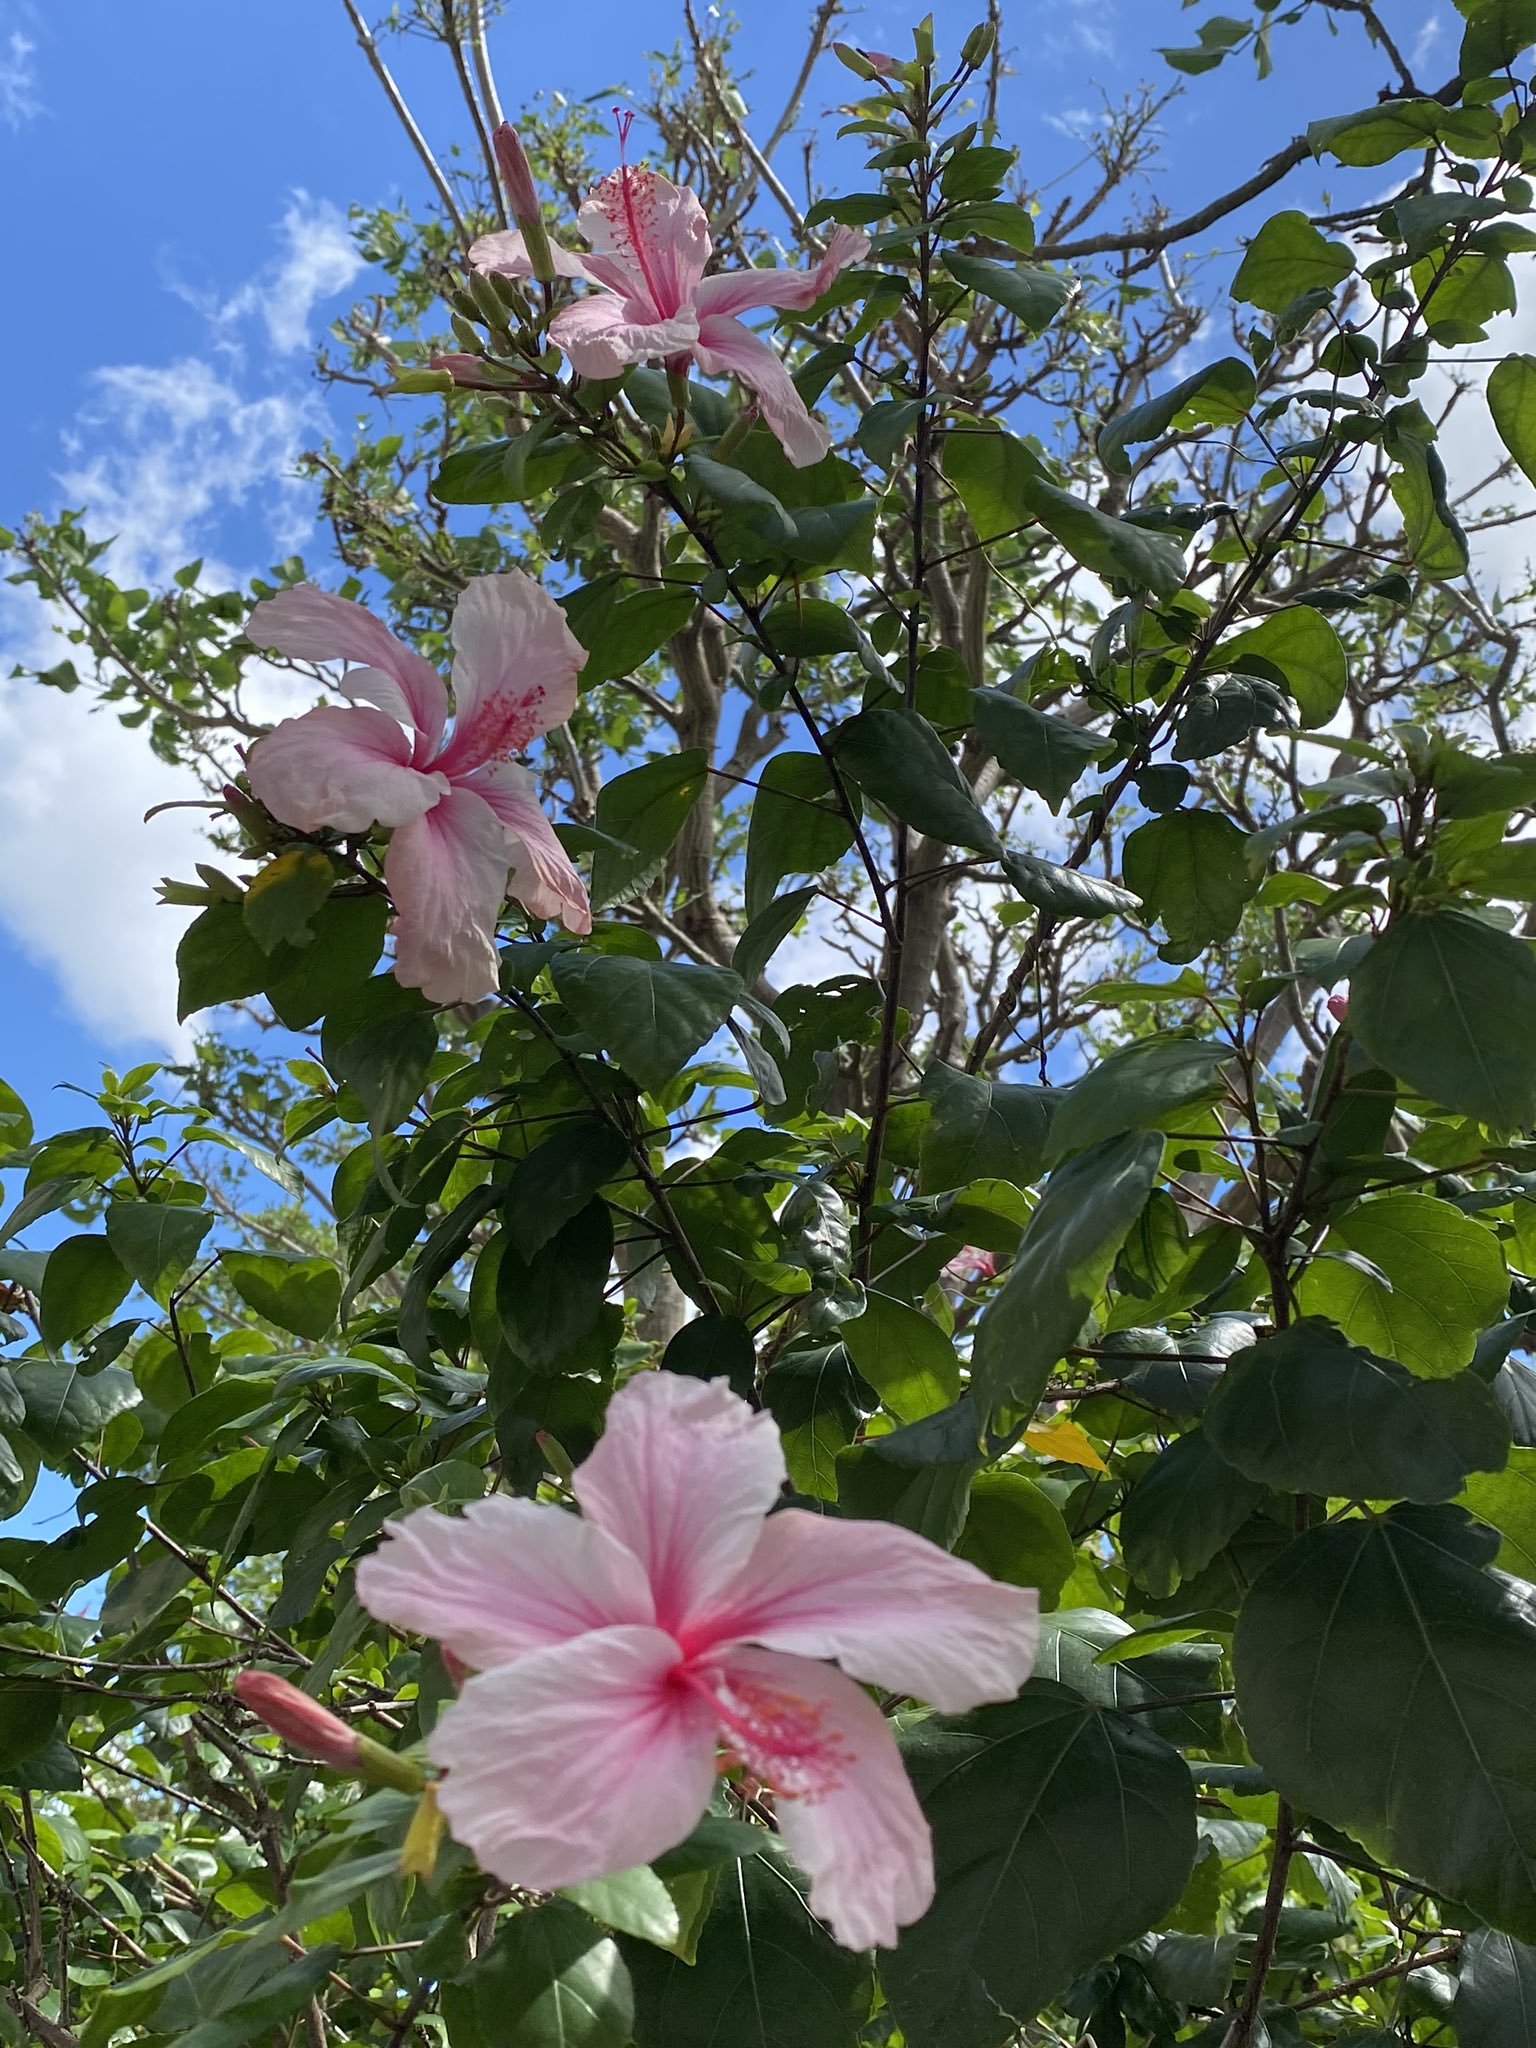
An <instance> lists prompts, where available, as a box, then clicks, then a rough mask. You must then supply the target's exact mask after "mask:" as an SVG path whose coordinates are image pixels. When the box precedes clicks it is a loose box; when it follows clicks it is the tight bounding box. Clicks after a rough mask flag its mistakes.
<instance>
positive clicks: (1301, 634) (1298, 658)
mask: <svg viewBox="0 0 1536 2048" xmlns="http://www.w3.org/2000/svg"><path fill="white" fill-rule="evenodd" d="M1208 666H1209V667H1210V668H1211V669H1212V670H1214V671H1217V672H1222V671H1226V672H1231V671H1234V670H1235V671H1241V672H1242V673H1244V674H1252V675H1257V676H1263V677H1264V678H1266V680H1268V681H1269V682H1272V683H1278V684H1279V685H1280V687H1281V688H1282V689H1283V690H1284V691H1285V692H1286V693H1287V694H1288V695H1289V696H1291V697H1294V698H1295V700H1296V703H1297V705H1298V706H1299V708H1300V711H1301V722H1302V724H1303V725H1304V726H1306V727H1307V728H1308V729H1309V730H1311V729H1314V728H1315V727H1317V726H1320V725H1326V724H1327V723H1328V721H1329V720H1330V719H1331V718H1332V717H1333V716H1334V715H1335V713H1336V712H1337V711H1338V708H1339V706H1340V705H1341V704H1342V703H1343V701H1344V692H1345V690H1346V689H1347V688H1348V686H1349V662H1348V658H1347V656H1346V655H1345V652H1344V643H1343V641H1342V640H1341V639H1340V638H1339V636H1338V634H1337V633H1336V632H1335V631H1334V629H1333V627H1332V626H1330V625H1329V623H1328V621H1327V620H1326V619H1325V618H1324V617H1323V615H1322V613H1321V612H1319V611H1314V610H1313V608H1312V607H1311V606H1310V605H1304V604H1297V605H1288V606H1286V607H1285V608H1284V609H1283V610H1281V611H1278V612H1270V613H1268V614H1267V616H1266V617H1264V618H1262V619H1261V620H1260V621H1259V623H1258V624H1257V625H1256V626H1249V627H1247V628H1246V629H1245V630H1244V631H1243V632H1241V633H1234V634H1233V635H1232V636H1231V638H1230V639H1227V640H1223V641H1222V642H1221V643H1220V644H1219V645H1218V646H1217V648H1216V649H1215V651H1214V653H1213V654H1212V655H1211V659H1210V662H1209V664H1208Z"/></svg>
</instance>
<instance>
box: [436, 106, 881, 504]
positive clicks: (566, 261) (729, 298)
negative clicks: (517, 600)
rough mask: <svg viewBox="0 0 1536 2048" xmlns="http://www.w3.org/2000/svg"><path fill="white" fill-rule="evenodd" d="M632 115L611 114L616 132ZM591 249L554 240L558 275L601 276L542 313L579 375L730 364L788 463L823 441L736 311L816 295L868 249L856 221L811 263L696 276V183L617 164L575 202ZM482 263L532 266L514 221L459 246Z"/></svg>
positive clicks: (703, 261)
mask: <svg viewBox="0 0 1536 2048" xmlns="http://www.w3.org/2000/svg"><path fill="white" fill-rule="evenodd" d="M632 118H633V117H632V116H630V115H625V116H624V117H623V119H622V121H621V124H620V141H621V143H622V140H623V138H624V136H625V135H626V134H627V133H628V129H629V122H630V120H631V119H632ZM578 218H579V221H580V225H581V232H582V233H583V235H585V237H586V239H587V241H588V242H589V243H590V245H591V254H590V255H587V256H578V255H575V254H573V253H572V251H570V250H569V249H562V248H560V247H559V245H558V244H555V243H552V244H551V245H550V246H551V251H552V254H553V257H554V267H555V269H556V270H557V271H558V272H559V274H560V275H561V276H562V277H570V278H578V279H582V280H584V281H585V282H586V283H588V284H595V285H597V286H598V287H599V289H598V291H597V293H596V294H595V295H594V296H592V297H590V298H584V299H578V300H577V302H576V304H575V305H574V306H567V307H566V308H565V310H564V312H562V313H558V314H557V315H556V316H555V318H554V319H553V320H552V321H551V322H550V328H549V338H550V340H551V341H553V342H554V343H555V344H556V346H557V347H558V348H560V349H561V350H563V351H564V353H565V356H566V358H567V359H568V361H569V362H570V365H571V367H572V369H573V370H575V371H577V372H578V374H579V375H581V376H583V377H622V376H623V374H624V372H625V370H626V369H627V368H628V367H629V365H630V364H631V363H644V362H654V361H660V362H664V363H665V364H666V365H667V367H668V368H669V369H677V370H684V369H686V368H687V366H688V365H689V363H697V364H698V366H699V368H700V369H701V370H702V371H703V372H704V373H705V375H706V376H709V377H725V376H729V375H731V373H732V372H734V373H735V375H736V376H738V377H739V378H740V379H741V381H742V383H743V384H745V385H746V386H747V387H748V389H749V390H750V391H752V392H753V393H754V394H755V395H756V398H757V403H758V406H759V408H760V410H761V412H762V415H763V418H764V419H765V420H766V421H767V422H768V425H769V427H770V428H771V429H772V430H773V432H774V433H775V434H776V435H777V436H778V438H779V440H780V441H781V442H782V443H783V446H784V452H785V454H786V455H787V456H788V457H789V459H790V461H791V462H792V463H794V464H795V466H796V468H798V469H804V468H805V467H806V466H807V465H808V464H810V463H813V462H819V461H820V460H821V458H822V457H823V456H824V455H825V454H826V452H827V450H828V449H829V448H830V447H831V445H832V437H831V435H830V434H828V432H827V430H826V428H825V427H824V426H823V425H822V424H821V422H820V420H817V419H813V418H812V416H811V414H810V413H809V412H808V411H807V410H806V405H805V400H804V399H803V398H802V397H801V396H800V394H799V392H798V391H797V390H796V389H795V386H794V382H793V380H792V379H791V377H790V374H789V372H788V370H786V369H785V367H784V365H783V363H782V362H781V361H780V360H779V358H778V356H777V355H776V354H775V353H774V351H773V350H772V349H771V348H769V346H768V344H767V343H766V342H764V341H760V340H759V339H758V337H757V336H756V335H755V334H753V333H752V331H751V330H750V328H747V327H745V326H743V324H742V322H741V321H740V320H739V319H738V318H737V317H736V316H737V314H739V313H744V312H747V311H748V310H749V309H750V308H751V307H754V306H777V307H780V308H783V309H786V310H798V309H801V308H804V307H806V306H809V305H810V304H811V303H812V302H813V301H814V300H816V299H819V298H820V297H821V295H822V293H823V292H824V291H825V290H826V289H827V287H828V285H829V284H831V282H832V280H833V278H835V277H836V276H837V274H838V272H839V271H840V270H843V269H845V268H846V267H847V266H848V265H849V264H850V263H858V262H860V261H862V259H863V258H864V257H865V256H867V255H868V253H869V237H868V236H867V235H865V234H863V233H861V232H860V231H859V230H858V229H856V228H848V227H839V228H836V229H834V231H833V234H832V238H831V240H830V241H829V242H828V244H827V252H826V254H825V255H824V256H823V257H822V259H821V261H820V262H819V263H818V264H817V265H816V266H815V268H814V269H812V270H785V269H765V270H756V269H748V270H732V271H725V272H721V273H719V274H718V275H716V276H714V277H706V276H705V275H704V270H705V266H706V265H707V264H708V262H709V259H710V256H711V255H712V254H713V252H714V243H713V241H712V240H711V238H710V233H709V222H708V220H707V218H706V217H705V213H704V209H703V207H702V206H701V205H700V204H699V200H698V196H697V194H696V193H694V192H691V191H689V189H688V188H687V187H686V186H684V185H674V184H672V183H671V182H670V180H668V179H666V178H663V177H661V176H660V175H659V174H658V173H657V172H655V171H650V170H646V169H644V168H643V167H641V166H639V165H635V164H620V166H619V168H618V169H617V170H616V171H611V172H610V173H609V174H608V176H607V177H606V178H604V179H603V180H602V182H601V183H600V184H597V185H594V186H593V188H592V190H591V191H590V192H589V193H588V194H587V196H586V198H585V200H584V201H583V202H582V206H581V212H580V214H579V216H578ZM469 255H470V261H471V262H472V263H473V264H474V265H475V266H476V268H477V269H480V270H498V271H501V272H502V273H504V274H505V275H506V276H509V277H531V276H532V275H533V264H532V260H531V259H530V257H529V254H528V249H527V246H526V243H525V241H524V237H523V234H522V232H521V230H520V229H515V228H514V229H511V230H507V231H505V232H502V233H499V234H494V235H482V236H481V237H480V239H479V241H478V242H476V243H475V245H474V247H473V248H472V249H471V250H470V252H469Z"/></svg>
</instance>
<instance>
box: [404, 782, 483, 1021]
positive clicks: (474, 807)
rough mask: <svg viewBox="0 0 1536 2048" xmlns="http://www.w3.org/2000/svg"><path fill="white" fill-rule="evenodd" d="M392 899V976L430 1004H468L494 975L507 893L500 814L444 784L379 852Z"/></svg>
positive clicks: (470, 794) (476, 997) (475, 999)
mask: <svg viewBox="0 0 1536 2048" xmlns="http://www.w3.org/2000/svg"><path fill="white" fill-rule="evenodd" d="M384 879H385V881H386V882H387V883H388V884H389V893H390V895H391V897H392V898H393V899H394V905H395V910H396V912H397V917H396V921H395V978H396V980H398V981H400V982H403V983H404V985H405V986H406V987H407V988H419V989H420V990H421V992H422V994H423V995H425V996H426V997H428V999H429V1000H430V1001H432V1002H434V1003H473V1002H478V1001H479V999H480V998H481V997H482V996H485V995H489V994H490V993H491V991H492V990H493V989H494V988H495V987H496V985H497V982H498V980H499V979H500V976H499V973H498V970H497V965H496V946H495V936H496V918H497V915H498V913H499V912H500V910H501V906H502V904H503V903H504V902H505V900H506V894H507V840H506V833H505V831H504V830H503V828H502V823H501V820H500V818H498V817H497V816H496V813H495V812H494V811H493V810H492V809H491V807H490V805H489V804H487V803H483V802H482V801H481V799H480V798H479V797H478V796H476V795H475V794H474V792H473V791H472V790H468V789H450V790H449V792H448V794H447V795H446V796H445V797H444V798H443V800H442V802H441V803H439V804H438V805H437V806H436V808H435V809H433V810H430V811H428V812H427V814H426V816H425V817H422V818H415V819H413V820H412V821H411V823H410V824H409V825H403V826H402V827H401V828H400V830H399V831H398V832H397V833H396V834H395V836H394V838H393V839H391V840H390V842H389V851H388V853H387V854H386V855H385V856H384Z"/></svg>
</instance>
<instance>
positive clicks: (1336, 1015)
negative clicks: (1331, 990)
mask: <svg viewBox="0 0 1536 2048" xmlns="http://www.w3.org/2000/svg"><path fill="white" fill-rule="evenodd" d="M1328 1014H1329V1016H1330V1017H1332V1018H1333V1019H1334V1021H1335V1022H1336V1023H1339V1024H1342V1023H1343V1022H1344V1020H1345V1018H1346V1017H1347V1016H1348V1014H1349V997H1348V995H1347V994H1345V995H1341V996H1330V997H1329V998H1328Z"/></svg>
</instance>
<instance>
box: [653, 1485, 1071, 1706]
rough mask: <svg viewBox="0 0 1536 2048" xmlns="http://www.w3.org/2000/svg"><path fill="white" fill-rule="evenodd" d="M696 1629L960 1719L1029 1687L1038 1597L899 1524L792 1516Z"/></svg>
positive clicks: (774, 1525)
mask: <svg viewBox="0 0 1536 2048" xmlns="http://www.w3.org/2000/svg"><path fill="white" fill-rule="evenodd" d="M694 1626H695V1630H696V1635H697V1636H703V1635H705V1634H706V1632H707V1633H709V1634H712V1635H714V1636H715V1638H716V1639H717V1640H719V1641H728V1640H730V1639H731V1638H732V1637H734V1638H736V1639H737V1640H739V1641H742V1642H753V1643H762V1644H765V1645H766V1646H767V1647H768V1648H769V1649H775V1650H790V1651H793V1652H795V1653H796V1654H797V1655H799V1656H804V1657H835V1658H836V1659H837V1661H838V1663H839V1664H841V1665H842V1667H843V1669H844V1670H845V1671H846V1672H848V1673H849V1674H850V1676H852V1677H854V1678H857V1679H861V1680H863V1681H864V1683H866V1684H868V1685H879V1686H883V1687H885V1688H887V1689H888V1690H889V1691H891V1692H901V1693H910V1694H911V1695H912V1697H913V1698H914V1699H920V1700H926V1701H928V1703H929V1704H930V1705H931V1706H935V1707H940V1708H942V1709H943V1710H944V1712H945V1713H951V1714H955V1713H964V1712H965V1711H967V1710H968V1709H969V1708H971V1707H977V1706H980V1705H982V1703H983V1702H984V1701H988V1700H1011V1699H1012V1698H1013V1697H1014V1696H1015V1694H1016V1693H1017V1692H1018V1690H1019V1687H1020V1686H1021V1685H1022V1684H1023V1683H1024V1681H1025V1679H1026V1678H1028V1676H1029V1674H1030V1671H1031V1670H1032V1669H1033V1666H1034V1661H1035V1645H1036V1641H1037V1638H1038V1635H1039V1596H1038V1594H1036V1593H1035V1592H1034V1591H1033V1590H1031V1589H1026V1588H1023V1587H1019V1586H1004V1585H1000V1584H999V1583H998V1582H997V1580H995V1579H989V1578H988V1577H987V1575H986V1573H985V1572H981V1571H978V1570H977V1569H976V1567H975V1566H974V1565H972V1564H967V1563H966V1562H965V1560H964V1559H963V1558H959V1557H951V1556H950V1555H949V1553H948V1552H947V1551H944V1550H940V1549H939V1547H938V1545H937V1544H934V1543H930V1542H928V1541H927V1539H926V1538H925V1537H922V1536H918V1535H916V1534H914V1533H913V1531H912V1530H910V1529H902V1528H898V1527H897V1526H896V1525H895V1524H894V1523H891V1522H844V1521H839V1520H838V1519H837V1518H836V1517H834V1516H831V1515H813V1514H807V1513H806V1512H805V1510H804V1509H802V1508H785V1509H783V1510H782V1512H780V1513H779V1514H776V1515H774V1516H773V1517H772V1519H771V1520H770V1521H769V1522H768V1523H767V1524H766V1525H765V1526H764V1529H763V1532H762V1535H761V1537H760V1538H759V1540H758V1544H757V1548H756V1550H755V1551H754V1552H753V1555H752V1559H751V1562H750V1563H749V1564H748V1565H747V1567H746V1568H745V1570H744V1571H743V1572H742V1573H741V1574H740V1576H739V1577H738V1578H737V1580H736V1581H735V1582H734V1583H733V1584H732V1585H731V1586H729V1587H728V1588H726V1589H725V1590H724V1591H723V1593H722V1594H721V1596H720V1598H719V1601H718V1603H717V1604H716V1605H715V1606H714V1607H712V1608H711V1610H710V1611H709V1612H708V1613H707V1614H700V1615H697V1616H696V1617H695V1622H694Z"/></svg>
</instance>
